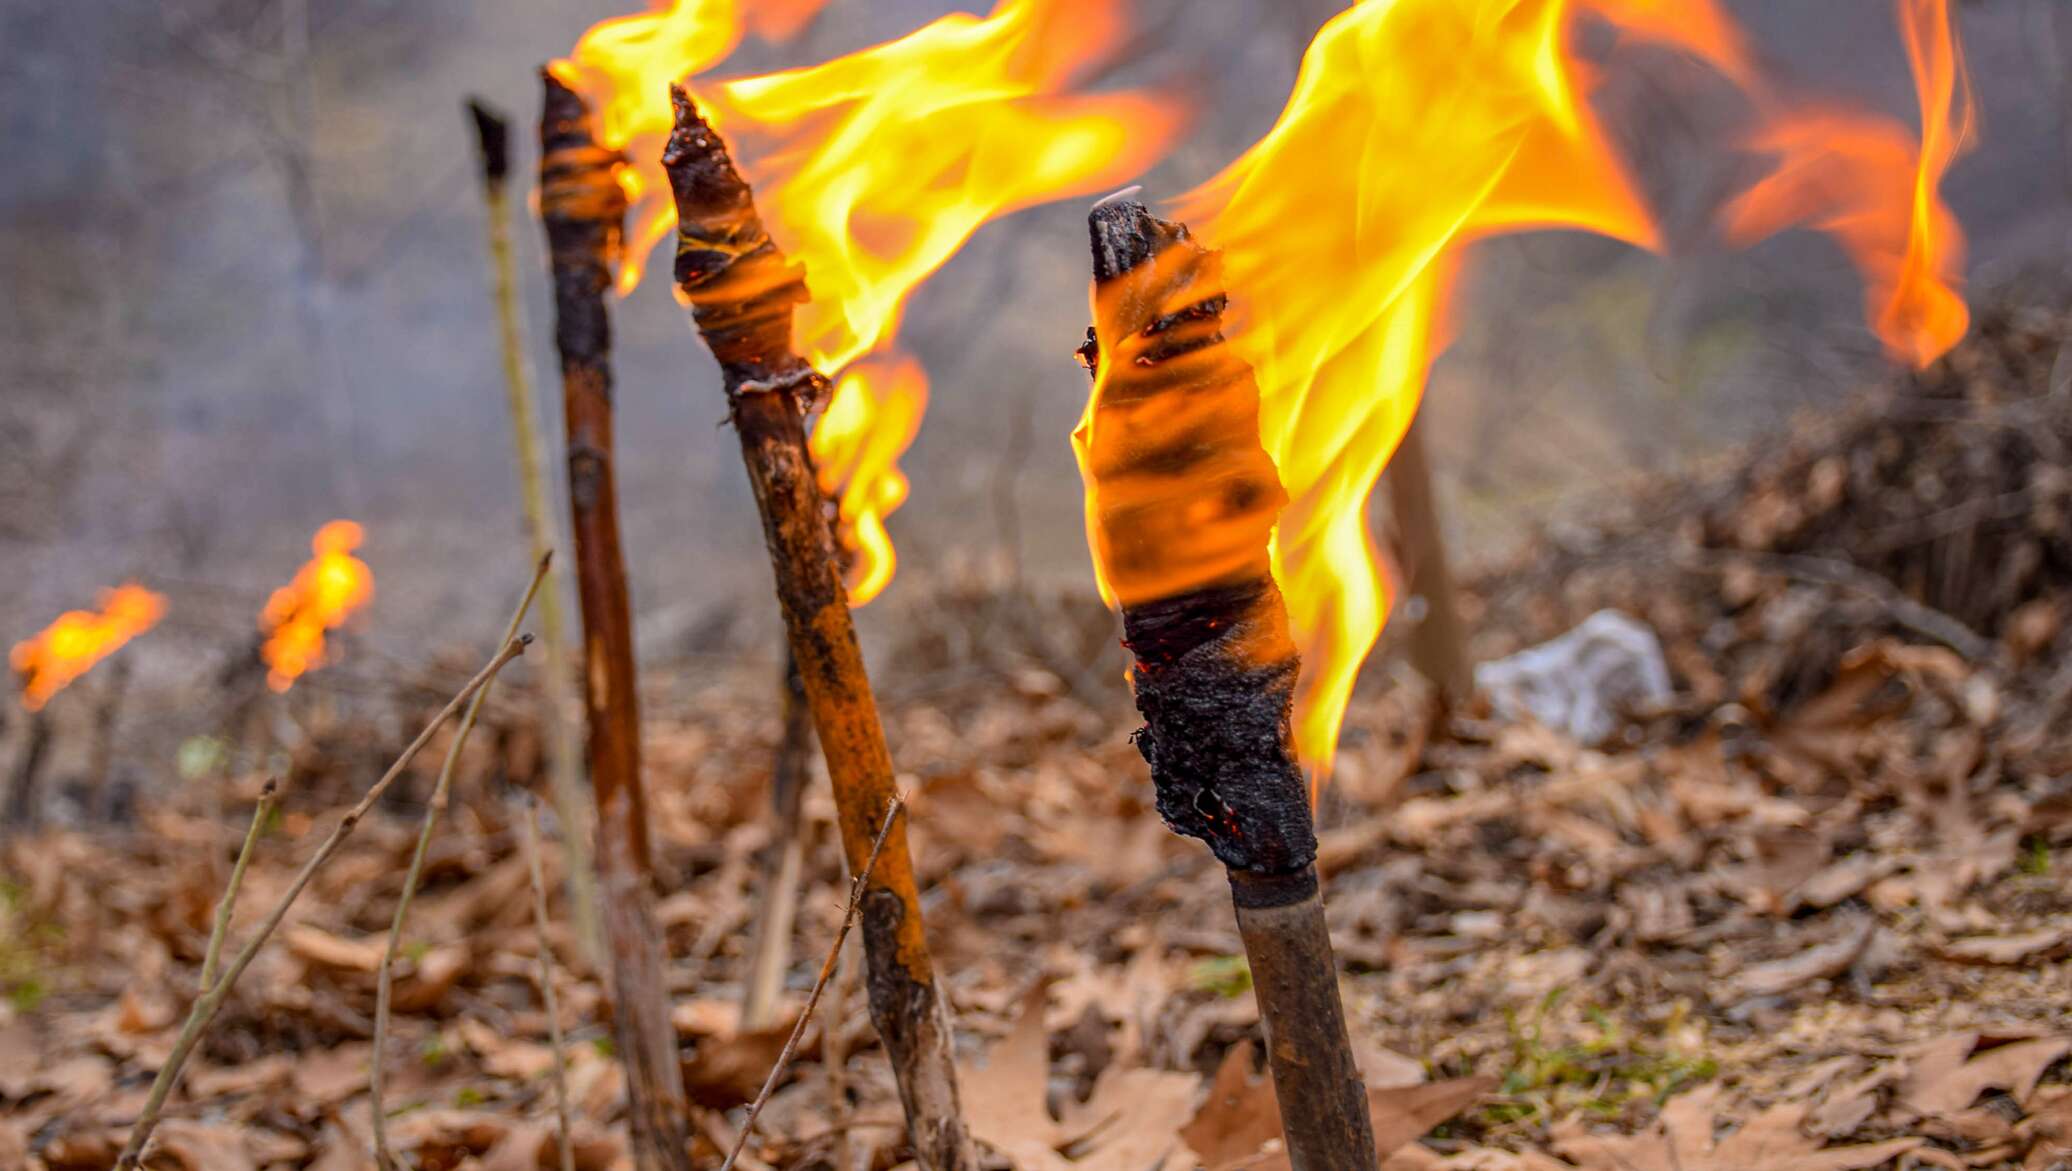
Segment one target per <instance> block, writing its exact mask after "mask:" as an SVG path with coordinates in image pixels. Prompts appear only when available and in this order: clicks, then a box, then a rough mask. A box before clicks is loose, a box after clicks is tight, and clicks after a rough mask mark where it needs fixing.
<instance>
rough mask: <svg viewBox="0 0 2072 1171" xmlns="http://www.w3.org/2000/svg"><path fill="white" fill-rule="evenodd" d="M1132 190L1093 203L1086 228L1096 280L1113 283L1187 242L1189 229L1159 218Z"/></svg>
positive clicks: (1183, 225) (1119, 192) (1088, 213)
mask: <svg viewBox="0 0 2072 1171" xmlns="http://www.w3.org/2000/svg"><path fill="white" fill-rule="evenodd" d="M1130 196H1131V192H1129V191H1118V192H1116V193H1115V194H1114V195H1111V196H1109V197H1108V198H1106V199H1103V200H1102V201H1100V202H1099V203H1096V204H1094V206H1093V208H1092V209H1091V210H1090V211H1088V212H1087V216H1086V228H1087V232H1088V234H1089V235H1091V236H1092V237H1093V248H1094V280H1095V281H1096V282H1100V281H1110V280H1114V279H1115V278H1116V277H1119V276H1121V275H1122V274H1124V273H1126V272H1128V271H1130V270H1131V269H1133V268H1136V267H1138V266H1139V265H1142V264H1145V263H1146V262H1148V261H1149V260H1150V259H1151V258H1152V257H1153V256H1156V255H1157V254H1158V253H1159V251H1160V250H1161V249H1163V248H1166V247H1168V246H1169V245H1171V244H1173V243H1175V242H1177V241H1180V240H1185V239H1187V226H1186V225H1185V224H1177V223H1173V222H1171V221H1169V220H1162V219H1159V218H1158V217H1157V216H1155V215H1152V214H1151V209H1149V208H1147V207H1145V206H1144V205H1143V204H1142V203H1140V202H1138V201H1137V200H1135V199H1133V198H1131V197H1130Z"/></svg>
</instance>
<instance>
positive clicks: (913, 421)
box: [808, 353, 928, 606]
mask: <svg viewBox="0 0 2072 1171" xmlns="http://www.w3.org/2000/svg"><path fill="white" fill-rule="evenodd" d="M927 409H928V375H927V374H926V373H924V372H923V371H922V369H921V364H920V363H919V362H916V361H914V360H913V359H912V358H910V357H907V356H906V355H904V354H897V353H894V354H882V355H874V356H872V357H869V358H865V359H864V360H863V361H861V362H857V363H855V364H854V365H852V366H850V367H849V368H848V369H847V370H845V371H843V373H842V377H841V379H840V380H839V381H837V382H836V383H835V390H834V394H833V396H832V397H830V398H829V399H828V402H827V410H826V411H825V412H824V413H823V414H822V415H821V416H820V422H819V423H818V424H816V425H815V426H814V428H813V435H812V437H811V439H810V440H809V441H808V447H809V448H810V450H811V451H812V454H813V465H814V472H815V474H816V475H817V476H818V477H819V480H820V490H821V491H822V492H824V493H826V495H827V497H828V498H829V499H831V500H834V501H836V503H837V505H838V513H839V516H840V534H841V538H842V543H843V546H844V552H845V553H846V554H847V555H848V556H849V558H850V559H851V560H850V565H849V567H848V573H847V577H848V586H849V601H850V603H851V604H852V605H857V606H861V605H863V604H864V603H865V602H868V601H870V600H871V599H872V598H875V597H877V596H878V594H879V593H880V592H882V591H883V590H884V588H885V587H886V586H887V585H889V584H890V583H891V581H892V573H893V570H894V569H895V568H896V567H897V564H898V559H897V558H896V557H895V556H894V554H893V550H892V539H891V537H889V536H888V535H886V532H885V517H886V516H888V515H890V514H891V513H892V511H893V510H894V509H896V508H898V507H899V506H900V505H901V504H904V503H906V498H907V487H908V485H907V478H906V475H905V474H904V473H902V472H901V471H900V470H899V457H900V456H901V455H902V454H903V453H905V451H906V449H907V445H908V444H910V443H912V442H913V441H914V436H915V435H916V434H918V433H919V432H920V430H921V414H922V412H924V411H926V410H927Z"/></svg>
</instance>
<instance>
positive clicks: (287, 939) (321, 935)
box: [281, 923, 388, 976]
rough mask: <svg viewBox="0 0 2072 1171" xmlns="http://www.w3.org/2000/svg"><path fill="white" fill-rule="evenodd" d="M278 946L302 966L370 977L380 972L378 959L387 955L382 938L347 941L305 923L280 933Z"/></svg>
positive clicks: (371, 937)
mask: <svg viewBox="0 0 2072 1171" xmlns="http://www.w3.org/2000/svg"><path fill="white" fill-rule="evenodd" d="M281 942H282V943H283V944H284V945H285V946H286V947H287V949H288V954H290V955H293V956H295V957H296V958H297V959H300V960H302V961H303V962H305V963H308V964H313V965H315V966H317V967H320V968H332V969H336V970H338V971H344V972H362V973H365V974H367V975H370V976H371V975H373V974H374V973H375V972H377V971H380V970H381V959H382V957H383V956H384V955H386V954H388V940H387V939H386V938H385V937H383V936H379V935H363V936H361V937H360V938H358V939H347V938H345V937H344V936H341V935H333V934H331V933H330V932H329V931H326V930H324V929H323V928H321V927H314V926H311V925H310V924H308V923H297V924H295V925H294V926H292V927H289V928H287V929H286V930H284V931H282V932H281Z"/></svg>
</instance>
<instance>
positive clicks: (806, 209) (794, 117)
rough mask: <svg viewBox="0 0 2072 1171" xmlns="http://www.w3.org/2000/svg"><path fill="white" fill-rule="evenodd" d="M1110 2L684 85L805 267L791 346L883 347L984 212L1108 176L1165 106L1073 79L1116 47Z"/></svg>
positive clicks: (819, 358) (1006, 9)
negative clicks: (909, 304) (1078, 86)
mask: <svg viewBox="0 0 2072 1171" xmlns="http://www.w3.org/2000/svg"><path fill="white" fill-rule="evenodd" d="M1122 32H1123V24H1122V21H1121V19H1120V16H1119V14H1118V11H1117V5H1116V4H1115V2H1114V0H1002V2H1001V3H1000V4H999V6H998V7H996V8H994V10H993V11H992V13H991V15H989V16H986V17H985V18H983V19H981V18H979V17H976V16H972V15H969V14H966V13H954V14H952V15H949V16H945V17H943V18H942V19H940V20H937V21H936V22H935V23H933V24H930V25H928V26H927V27H925V28H922V29H920V30H918V31H916V32H914V33H911V34H909V35H908V36H906V37H903V38H901V39H899V40H896V41H891V42H888V43H886V44H882V45H877V46H875V47H873V48H869V49H864V50H862V51H861V52H857V53H852V54H850V55H849V56H846V57H841V58H837V59H836V60H833V61H829V62H826V63H825V64H821V65H815V66H812V67H810V68H805V69H793V70H788V71H785V72H782V73H774V74H770V75H768V76H765V77H751V78H742V79H739V80H734V81H726V82H720V83H717V84H715V85H712V86H709V87H694V88H696V89H697V90H698V98H699V101H700V103H701V104H703V105H704V106H705V107H706V111H707V113H708V114H709V115H710V116H711V119H712V122H713V124H714V125H715V126H716V127H717V128H718V129H719V130H720V131H721V132H722V133H724V134H725V135H726V136H727V141H728V143H729V145H730V146H731V147H732V149H733V151H734V155H735V159H736V161H737V162H739V163H741V164H742V167H743V173H744V174H745V175H746V176H747V178H748V180H749V182H750V183H751V184H752V185H753V186H754V187H755V192H756V204H757V206H758V207H759V208H760V209H761V211H762V213H763V218H764V220H765V221H766V222H768V224H769V225H770V231H771V233H772V234H773V235H774V236H775V237H776V238H777V241H778V243H779V244H781V245H783V247H784V250H785V252H786V254H787V255H789V256H790V257H791V259H793V260H796V261H800V262H802V263H804V265H805V267H806V285H807V288H808V289H809V291H810V292H811V293H812V301H811V302H810V303H809V304H806V305H803V306H801V307H800V308H799V310H798V313H797V315H796V318H795V326H794V327H795V329H796V332H797V336H798V339H799V346H800V351H801V353H803V354H804V356H805V357H806V359H807V360H808V361H810V362H812V363H813V364H814V365H815V366H817V367H819V368H820V369H821V370H824V371H836V370H840V369H842V368H843V367H845V366H847V365H848V364H849V363H850V362H852V361H854V360H856V359H857V358H859V357H861V356H863V355H864V354H866V353H868V352H870V351H872V350H875V349H879V348H881V347H883V346H884V345H885V344H887V343H888V342H889V341H890V340H891V338H892V336H893V334H894V333H895V332H896V331H897V330H898V328H899V320H900V311H901V309H902V307H903V306H904V304H905V301H906V298H907V296H908V294H910V293H912V292H913V290H914V288H915V287H916V286H918V285H919V284H920V283H921V282H922V281H924V280H926V279H927V278H928V276H929V275H930V274H931V273H933V272H934V271H935V270H936V269H937V268H940V267H941V266H942V264H943V262H944V261H946V260H948V259H949V258H950V257H951V256H952V255H954V254H955V253H956V251H957V250H958V249H959V248H961V247H963V245H964V242H965V241H966V240H968V239H970V238H971V235H972V233H973V232H975V231H977V230H978V229H979V227H980V226H982V225H984V224H985V223H987V222H988V221H990V220H993V219H997V218H999V217H1000V216H1003V215H1007V214H1009V213H1010V212H1014V211H1018V210H1020V209H1022V208H1025V207H1031V206H1034V205H1035V204H1039V203H1043V202H1046V201H1049V200H1053V199H1061V198H1066V197H1069V196H1074V195H1084V194H1088V193H1091V192H1094V191H1099V190H1102V189H1103V188H1106V187H1110V186H1113V185H1115V184H1116V183H1119V182H1121V181H1123V180H1125V179H1127V178H1129V177H1130V176H1132V175H1135V174H1136V173H1137V172H1139V171H1141V170H1142V169H1143V168H1145V167H1147V166H1149V165H1150V164H1151V163H1152V162H1153V161H1155V160H1156V159H1157V158H1158V157H1159V155H1160V154H1161V153H1163V151H1164V150H1165V148H1166V146H1167V145H1168V144H1169V143H1170V142H1171V141H1172V139H1173V137H1174V135H1175V134H1176V133H1177V132H1178V130H1179V127H1180V116H1179V112H1178V110H1177V109H1176V108H1175V107H1173V106H1172V105H1170V104H1169V103H1166V102H1164V101H1161V100H1158V99H1156V98H1152V97H1150V96H1148V95H1145V94H1140V93H1118V94H1101V95H1086V94H1079V93H1073V92H1071V86H1072V83H1073V82H1074V80H1075V79H1076V78H1077V77H1078V76H1079V75H1080V74H1082V73H1084V72H1085V71H1086V70H1087V69H1088V68H1089V67H1090V66H1092V65H1093V64H1095V63H1096V62H1098V61H1099V60H1100V59H1101V57H1102V55H1103V54H1105V53H1106V52H1108V51H1109V50H1110V49H1111V48H1112V47H1113V46H1114V44H1115V43H1116V42H1117V41H1118V40H1120V38H1121V35H1122Z"/></svg>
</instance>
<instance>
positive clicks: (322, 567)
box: [259, 520, 374, 691]
mask: <svg viewBox="0 0 2072 1171" xmlns="http://www.w3.org/2000/svg"><path fill="white" fill-rule="evenodd" d="M365 535H366V534H365V533H364V531H363V530H362V529H361V528H360V526H359V525H358V524H356V523H354V522H353V521H349V520H334V521H332V522H330V523H329V524H327V525H325V526H324V527H323V528H320V529H318V530H317V532H316V536H315V537H313V538H311V540H310V550H311V552H312V553H313V554H314V556H312V557H311V558H310V560H309V561H308V562H307V563H306V564H304V565H303V567H302V568H301V570H300V571H298V572H297V573H296V574H295V580H294V581H292V582H289V583H288V584H287V585H284V586H282V587H281V588H280V589H277V590H275V591H273V596H271V597H269V598H268V599H267V600H266V608H265V609H264V610H262V611H260V614H259V629H260V630H262V631H264V632H265V633H266V641H265V642H264V643H263V644H261V645H260V648H259V657H260V658H261V659H262V660H264V661H265V663H266V666H267V673H266V685H267V686H268V687H271V688H273V689H274V690H275V691H286V690H288V688H290V687H293V686H294V685H295V680H297V679H299V678H301V676H302V674H303V672H305V671H308V670H309V669H310V668H312V667H315V666H318V665H320V664H321V663H323V661H324V633H325V632H326V631H328V630H332V629H335V628H337V627H338V626H340V625H341V624H343V623H344V622H345V620H346V619H347V618H348V617H350V616H351V615H352V612H353V611H355V610H357V609H359V608H360V607H361V606H363V605H365V604H366V603H367V601H368V600H369V599H371V598H372V597H373V596H374V572H373V571H372V570H370V569H368V568H367V563H366V562H364V561H361V560H360V559H359V558H357V557H355V556H353V555H352V552H353V550H355V549H357V548H359V547H360V542H361V541H362V540H363V539H364V538H365Z"/></svg>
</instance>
